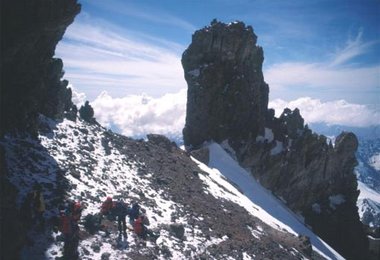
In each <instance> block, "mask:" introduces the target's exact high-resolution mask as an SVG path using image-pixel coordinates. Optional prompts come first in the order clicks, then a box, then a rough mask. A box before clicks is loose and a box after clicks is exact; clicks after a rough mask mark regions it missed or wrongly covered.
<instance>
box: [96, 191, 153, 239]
mask: <svg viewBox="0 0 380 260" xmlns="http://www.w3.org/2000/svg"><path fill="white" fill-rule="evenodd" d="M100 213H101V215H102V216H105V217H107V218H108V219H110V220H113V219H114V218H116V219H117V222H118V231H119V238H121V236H122V235H123V236H124V237H127V232H126V230H127V225H126V216H129V224H130V225H131V226H132V230H133V231H134V232H135V233H136V235H137V236H139V237H141V238H143V239H146V238H147V237H148V236H149V237H151V238H153V239H154V238H157V236H156V235H155V234H154V233H153V232H152V231H150V230H149V229H148V228H147V227H146V226H148V225H149V220H148V218H147V217H146V216H145V215H144V214H141V213H140V205H139V204H138V203H137V202H135V203H132V206H131V207H128V205H127V203H125V202H124V201H122V200H121V199H119V200H117V201H113V200H112V198H111V197H107V199H106V200H105V201H104V202H103V204H102V206H101V208H100Z"/></svg>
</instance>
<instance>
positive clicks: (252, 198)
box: [201, 143, 343, 259]
mask: <svg viewBox="0 0 380 260" xmlns="http://www.w3.org/2000/svg"><path fill="white" fill-rule="evenodd" d="M208 148H209V151H210V162H209V167H210V168H211V169H208V168H207V167H205V166H204V165H201V168H202V169H203V170H204V171H206V172H208V173H209V174H210V175H209V176H207V177H204V178H203V180H204V181H205V182H206V183H207V184H208V186H209V188H210V189H209V190H210V192H211V193H212V194H213V195H214V196H216V197H220V196H221V195H220V193H219V192H220V191H219V190H218V187H220V186H223V187H227V188H228V189H229V191H230V193H228V194H227V196H226V194H223V195H222V196H223V197H224V198H228V199H230V200H232V201H235V202H237V203H239V204H242V205H243V206H244V207H245V208H246V209H247V211H248V212H250V213H251V214H253V215H255V216H257V217H259V218H260V219H261V220H263V221H264V222H265V223H267V224H268V225H270V226H272V227H275V228H277V229H279V230H286V231H287V232H290V233H294V234H296V235H304V236H308V237H309V238H310V240H311V243H312V245H313V248H314V250H316V251H318V252H319V253H320V254H322V255H324V256H325V257H326V258H331V259H343V258H342V257H341V256H340V255H339V254H338V253H337V252H336V251H335V250H333V249H332V248H331V247H330V246H329V245H327V244H326V243H325V242H324V241H322V240H321V239H320V238H319V237H318V236H316V235H315V234H314V233H313V232H312V231H311V230H310V229H308V228H307V227H306V226H305V225H304V224H303V223H302V220H301V219H300V217H298V216H296V215H295V214H294V213H293V212H292V211H290V210H289V209H288V208H287V207H286V206H285V205H284V204H283V203H282V202H281V201H280V200H278V199H277V198H275V197H274V196H273V195H272V194H271V193H270V192H269V191H268V190H266V189H265V188H263V187H262V186H261V185H260V184H259V183H258V182H257V181H256V180H255V179H254V178H253V176H252V175H251V174H249V173H248V172H247V171H246V170H245V169H243V168H241V167H240V165H239V164H238V163H237V162H236V161H235V160H234V159H233V158H231V156H230V155H229V154H228V153H227V152H226V151H225V150H223V148H222V147H221V146H220V145H219V144H216V143H212V144H210V145H209V146H208ZM240 191H241V192H240Z"/></svg>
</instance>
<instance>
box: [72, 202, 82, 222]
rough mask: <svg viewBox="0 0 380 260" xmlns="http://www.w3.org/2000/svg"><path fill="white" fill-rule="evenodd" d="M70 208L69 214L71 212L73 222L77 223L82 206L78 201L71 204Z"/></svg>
mask: <svg viewBox="0 0 380 260" xmlns="http://www.w3.org/2000/svg"><path fill="white" fill-rule="evenodd" d="M71 207H72V210H71V212H72V218H73V221H75V222H76V223H78V222H79V220H80V218H81V216H82V210H83V208H82V205H81V204H80V202H79V201H77V202H74V203H72V206H71Z"/></svg>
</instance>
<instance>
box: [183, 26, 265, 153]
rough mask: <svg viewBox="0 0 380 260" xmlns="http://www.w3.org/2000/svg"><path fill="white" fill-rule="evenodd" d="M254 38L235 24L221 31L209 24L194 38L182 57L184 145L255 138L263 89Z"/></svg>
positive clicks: (261, 117) (258, 49)
mask: <svg viewBox="0 0 380 260" xmlns="http://www.w3.org/2000/svg"><path fill="white" fill-rule="evenodd" d="M256 38H257V37H256V35H255V34H254V32H253V29H252V27H250V26H247V27H246V26H245V25H244V24H243V23H238V22H236V23H232V24H230V25H229V26H226V25H225V24H223V23H220V22H216V21H214V23H213V25H212V26H209V27H206V28H204V29H203V30H199V31H196V32H195V33H194V35H193V40H192V43H191V44H190V46H189V47H188V48H187V50H186V51H185V52H184V53H183V55H182V65H183V67H184V70H185V79H186V81H187V82H188V91H187V99H188V101H187V111H186V125H185V128H184V130H183V133H184V142H185V145H190V144H191V145H193V146H195V147H197V146H199V145H201V144H202V143H203V142H204V141H206V140H211V139H213V140H215V141H223V140H224V139H227V138H230V139H234V140H242V139H246V138H248V137H249V136H256V135H257V134H258V132H259V130H260V129H259V127H260V126H262V125H263V123H264V121H265V115H266V110H267V105H268V85H267V84H266V83H265V82H264V77H263V73H262V69H261V67H262V63H263V60H264V57H263V50H262V48H261V47H259V46H256ZM242 100H250V102H241V101H242Z"/></svg>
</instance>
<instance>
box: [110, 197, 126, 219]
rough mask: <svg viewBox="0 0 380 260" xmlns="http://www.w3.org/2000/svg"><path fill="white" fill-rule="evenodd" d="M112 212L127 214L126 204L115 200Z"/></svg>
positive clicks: (121, 214)
mask: <svg viewBox="0 0 380 260" xmlns="http://www.w3.org/2000/svg"><path fill="white" fill-rule="evenodd" d="M113 213H114V215H116V216H126V215H127V214H128V206H127V204H126V203H125V202H123V201H116V202H115V205H114V207H113Z"/></svg>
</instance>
